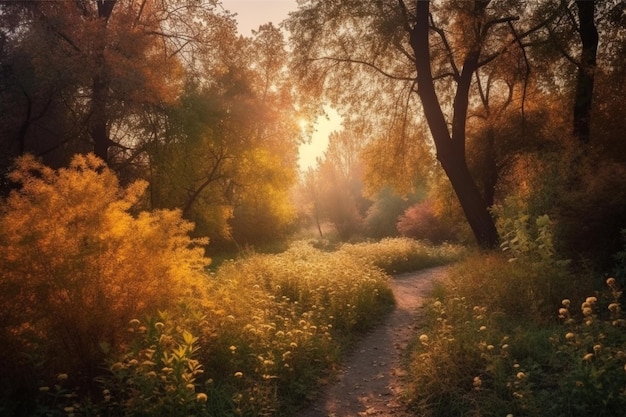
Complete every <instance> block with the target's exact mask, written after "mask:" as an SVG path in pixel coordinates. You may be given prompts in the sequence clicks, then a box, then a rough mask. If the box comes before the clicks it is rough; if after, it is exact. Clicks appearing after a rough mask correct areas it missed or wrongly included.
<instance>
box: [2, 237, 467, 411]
mask: <svg viewBox="0 0 626 417" xmlns="http://www.w3.org/2000/svg"><path fill="white" fill-rule="evenodd" d="M446 251H448V252H446ZM458 253H459V250H458V249H456V248H447V249H445V250H443V249H442V250H440V251H438V250H437V249H436V248H434V247H430V246H427V245H422V244H419V243H413V242H411V241H409V240H407V239H399V240H386V241H383V242H380V243H375V244H368V245H366V244H359V245H344V246H342V247H341V248H339V249H338V250H336V251H334V252H327V251H322V250H318V249H315V248H314V247H312V246H311V245H310V244H308V243H306V242H296V243H294V244H293V245H292V246H291V247H290V248H289V249H288V250H287V251H285V252H284V253H282V254H277V255H254V254H253V255H249V256H247V257H246V258H243V259H240V260H230V261H226V262H224V263H223V264H222V265H221V266H220V268H219V269H218V270H217V271H215V272H213V273H211V274H210V275H208V276H207V278H206V291H202V296H197V297H196V298H188V299H186V300H183V301H181V302H179V303H178V305H177V307H176V308H173V309H169V310H168V311H162V312H159V313H158V314H156V315H155V316H153V317H136V318H134V319H133V320H131V321H130V322H129V323H123V324H122V325H124V326H125V327H126V328H127V332H128V333H129V335H130V337H131V340H132V342H131V343H130V344H129V345H127V346H122V347H120V349H117V350H116V352H121V353H114V352H113V351H112V352H111V353H110V354H109V355H108V361H107V363H106V364H103V365H104V366H105V369H104V370H103V372H102V374H101V376H100V377H99V378H98V380H97V384H96V385H95V387H96V388H95V389H94V386H92V387H90V389H86V388H87V387H80V386H77V385H76V381H78V378H77V376H76V375H72V374H69V375H67V374H62V375H61V377H60V378H59V377H57V376H49V377H48V378H47V379H46V378H42V379H41V381H39V386H38V388H36V391H37V395H36V396H35V398H36V400H35V402H34V404H35V405H36V406H35V407H34V409H33V413H35V414H36V413H39V414H44V415H52V416H57V415H58V416H67V415H69V414H73V415H75V416H79V415H102V416H107V415H111V416H112V415H115V416H148V415H149V416H151V417H152V416H178V415H180V416H183V415H185V416H186V415H197V416H240V415H243V416H270V415H275V416H288V415H294V414H295V413H296V410H297V409H298V408H299V407H301V406H302V404H304V403H306V402H307V401H309V400H311V399H312V398H314V396H315V394H316V391H317V389H318V387H319V386H320V383H322V382H323V381H324V380H325V379H327V378H329V376H330V375H331V374H332V371H333V369H334V367H335V366H336V364H337V363H338V362H339V361H340V359H341V357H342V354H343V353H344V352H345V351H346V349H347V348H349V346H350V344H351V343H352V342H353V341H354V339H355V338H356V337H357V336H358V335H359V334H360V333H362V332H364V331H366V330H367V329H369V328H371V327H372V326H373V325H375V324H376V323H377V322H378V321H379V320H380V318H381V317H383V316H384V315H385V313H386V312H388V311H389V310H390V309H391V308H392V307H393V304H394V300H393V296H392V293H391V290H390V287H389V280H390V277H389V275H387V274H386V273H385V272H384V271H383V269H381V267H382V268H386V269H395V270H398V269H400V270H405V269H406V268H408V266H409V265H412V266H413V267H427V266H430V265H433V264H440V263H441V262H444V260H445V259H453V258H454V257H455V256H458ZM431 256H432V257H433V258H434V259H432V260H431V259H429V257H431ZM0 411H4V412H6V413H7V414H8V415H10V414H9V411H10V410H9V409H8V408H6V409H4V410H2V409H1V407H0Z"/></svg>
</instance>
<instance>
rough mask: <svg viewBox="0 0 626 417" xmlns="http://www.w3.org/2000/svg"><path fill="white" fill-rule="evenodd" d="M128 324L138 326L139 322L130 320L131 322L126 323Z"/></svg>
mask: <svg viewBox="0 0 626 417" xmlns="http://www.w3.org/2000/svg"><path fill="white" fill-rule="evenodd" d="M128 324H130V325H131V326H133V327H134V326H139V320H137V319H132V320H131V321H129V322H128Z"/></svg>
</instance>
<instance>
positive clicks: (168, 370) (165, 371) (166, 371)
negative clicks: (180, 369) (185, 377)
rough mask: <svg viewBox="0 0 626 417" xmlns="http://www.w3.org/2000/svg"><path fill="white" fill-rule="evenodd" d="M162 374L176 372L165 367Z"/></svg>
mask: <svg viewBox="0 0 626 417" xmlns="http://www.w3.org/2000/svg"><path fill="white" fill-rule="evenodd" d="M161 372H163V373H164V374H169V373H172V372H174V370H173V369H172V368H170V367H167V366H165V367H163V368H162V369H161Z"/></svg>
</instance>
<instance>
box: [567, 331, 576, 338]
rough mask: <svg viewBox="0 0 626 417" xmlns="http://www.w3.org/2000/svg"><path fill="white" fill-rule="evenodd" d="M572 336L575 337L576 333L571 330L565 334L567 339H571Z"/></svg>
mask: <svg viewBox="0 0 626 417" xmlns="http://www.w3.org/2000/svg"><path fill="white" fill-rule="evenodd" d="M574 337H576V335H575V334H574V333H572V332H569V333H567V334H565V338H566V339H567V340H572V339H573V338H574Z"/></svg>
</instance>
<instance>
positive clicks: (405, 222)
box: [397, 200, 455, 244]
mask: <svg viewBox="0 0 626 417" xmlns="http://www.w3.org/2000/svg"><path fill="white" fill-rule="evenodd" d="M397 227H398V231H399V232H400V234H401V235H402V236H407V237H411V238H414V239H423V240H428V241H430V242H432V243H435V244H439V243H443V242H446V241H448V242H450V241H454V240H455V233H454V230H453V229H452V228H450V227H448V226H447V225H446V224H445V223H444V222H442V220H441V219H439V218H438V217H437V215H436V213H435V210H434V207H433V202H432V201H430V200H426V201H423V202H421V203H417V204H415V205H413V206H411V207H409V208H408V209H406V210H405V212H404V214H402V215H401V216H400V217H399V218H398V223H397Z"/></svg>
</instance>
